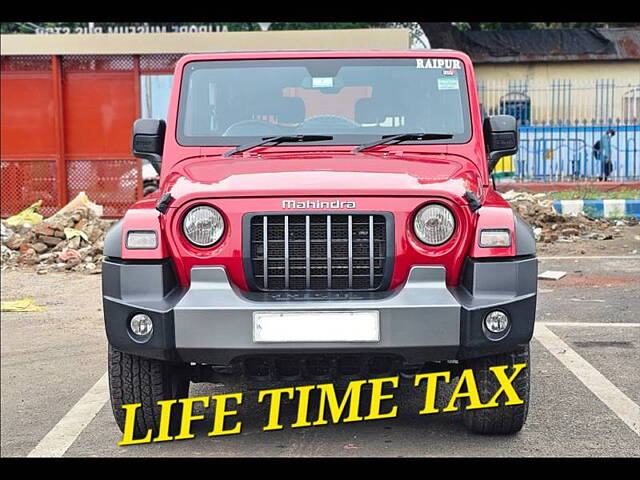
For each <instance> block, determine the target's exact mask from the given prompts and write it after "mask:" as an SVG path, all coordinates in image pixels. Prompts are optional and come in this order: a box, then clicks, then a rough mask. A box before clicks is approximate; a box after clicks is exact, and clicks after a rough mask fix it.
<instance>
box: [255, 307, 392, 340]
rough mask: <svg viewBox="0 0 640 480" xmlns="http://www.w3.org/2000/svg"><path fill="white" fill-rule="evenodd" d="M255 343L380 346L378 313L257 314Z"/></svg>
mask: <svg viewBox="0 0 640 480" xmlns="http://www.w3.org/2000/svg"><path fill="white" fill-rule="evenodd" d="M253 341H254V342H379V341H380V315H379V312H378V311H377V310H370V311H356V312H254V314H253Z"/></svg>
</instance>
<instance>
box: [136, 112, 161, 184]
mask: <svg viewBox="0 0 640 480" xmlns="http://www.w3.org/2000/svg"><path fill="white" fill-rule="evenodd" d="M166 128H167V125H166V123H165V122H164V120H154V119H150V118H139V119H138V120H136V121H135V122H133V142H132V147H131V149H132V150H133V156H134V157H137V158H144V159H147V160H149V163H151V165H152V166H153V168H154V169H155V171H156V172H158V173H160V162H161V161H162V149H163V148H164V132H165V130H166Z"/></svg>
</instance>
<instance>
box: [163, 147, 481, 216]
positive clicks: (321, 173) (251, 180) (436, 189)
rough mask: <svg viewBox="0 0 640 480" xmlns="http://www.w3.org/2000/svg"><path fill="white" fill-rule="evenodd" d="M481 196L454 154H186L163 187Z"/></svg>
mask: <svg viewBox="0 0 640 480" xmlns="http://www.w3.org/2000/svg"><path fill="white" fill-rule="evenodd" d="M467 190H470V191H472V192H474V193H475V194H476V195H477V196H479V197H482V196H483V191H482V179H481V177H480V174H479V172H478V171H477V169H476V167H475V165H474V164H473V163H472V162H471V161H469V160H468V159H466V158H464V157H462V156H459V155H452V154H437V153H429V154H424V153H418V154H416V153H407V152H404V153H400V154H398V153H395V152H391V153H389V154H388V155H383V154H373V153H358V154H351V153H337V152H326V153H318V152H313V153H302V152H300V153H295V154H291V153H278V154H275V153H274V154H263V155H262V156H260V157H258V156H257V155H245V156H241V155H235V156H233V157H231V158H223V157H219V156H207V157H196V158H188V159H185V160H183V161H181V162H179V163H177V164H176V165H175V166H174V167H173V172H172V173H171V174H170V175H169V177H168V178H167V182H166V183H165V185H164V186H163V193H164V192H167V191H169V192H171V195H172V196H173V197H174V198H175V199H176V200H177V201H175V202H173V203H172V205H171V206H172V207H178V206H179V205H180V204H182V203H183V202H184V201H187V200H190V199H194V198H204V197H208V198H230V197H294V196H306V197H309V196H312V197H315V196H442V197H447V198H450V199H452V200H454V201H458V202H459V203H466V201H465V200H462V196H463V195H464V193H465V191H467Z"/></svg>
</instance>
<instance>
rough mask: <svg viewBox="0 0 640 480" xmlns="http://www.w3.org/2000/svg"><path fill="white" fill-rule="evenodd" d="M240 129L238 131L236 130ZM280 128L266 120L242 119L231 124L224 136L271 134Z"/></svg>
mask: <svg viewBox="0 0 640 480" xmlns="http://www.w3.org/2000/svg"><path fill="white" fill-rule="evenodd" d="M235 130H238V131H235ZM279 131H280V129H279V128H278V126H277V125H274V124H273V123H269V122H265V121H264V120H240V121H239V122H236V123H234V124H233V125H229V127H228V128H227V129H226V130H225V131H224V133H223V134H222V136H223V137H242V136H245V135H251V136H253V135H255V136H260V135H271V134H273V133H278V132H279Z"/></svg>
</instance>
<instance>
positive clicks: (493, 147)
mask: <svg viewBox="0 0 640 480" xmlns="http://www.w3.org/2000/svg"><path fill="white" fill-rule="evenodd" d="M482 130H483V133H484V143H485V146H486V148H487V155H488V157H489V164H488V166H489V173H491V172H492V171H493V169H494V168H495V167H496V164H497V163H498V160H500V159H501V158H502V157H506V156H507V155H514V154H515V153H517V152H518V126H517V123H516V119H515V118H514V117H512V116H511V115H492V116H489V117H486V118H485V119H484V124H483V126H482Z"/></svg>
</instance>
